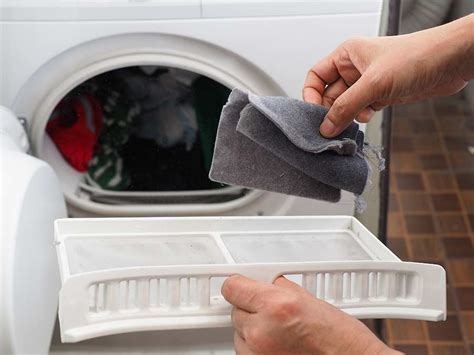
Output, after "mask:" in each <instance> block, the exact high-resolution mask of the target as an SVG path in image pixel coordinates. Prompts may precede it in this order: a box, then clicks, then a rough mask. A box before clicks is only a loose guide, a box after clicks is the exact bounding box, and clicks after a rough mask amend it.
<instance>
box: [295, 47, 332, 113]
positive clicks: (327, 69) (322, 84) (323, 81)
mask: <svg viewBox="0 0 474 355" xmlns="http://www.w3.org/2000/svg"><path fill="white" fill-rule="evenodd" d="M337 51H338V49H336V50H335V51H334V52H332V53H331V54H330V55H328V56H327V57H325V58H323V59H321V60H320V61H319V62H318V63H316V64H315V65H314V66H313V67H312V68H311V69H310V71H309V72H308V74H307V76H306V80H305V83H304V85H303V100H305V101H307V102H311V103H314V104H321V103H322V97H323V93H324V90H325V88H326V86H328V85H330V84H332V83H333V82H335V81H336V80H337V79H338V78H339V77H340V74H339V72H338V71H337V67H336V65H335V63H334V58H335V57H336V56H337Z"/></svg>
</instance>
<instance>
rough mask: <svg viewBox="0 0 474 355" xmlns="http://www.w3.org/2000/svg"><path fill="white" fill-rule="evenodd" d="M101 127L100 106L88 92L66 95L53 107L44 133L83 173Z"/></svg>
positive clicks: (92, 152) (65, 157) (67, 159)
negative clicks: (76, 95) (68, 96)
mask: <svg viewBox="0 0 474 355" xmlns="http://www.w3.org/2000/svg"><path fill="white" fill-rule="evenodd" d="M101 128H102V108H101V106H100V104H99V102H98V101H97V100H96V99H95V98H94V97H93V96H91V95H88V94H85V95H81V96H79V97H73V98H65V99H63V100H62V101H61V102H60V103H59V104H58V106H57V107H56V108H55V109H54V112H53V114H52V118H51V119H50V120H49V121H48V124H47V126H46V132H48V134H49V136H50V137H51V139H52V140H53V142H54V144H56V147H57V148H58V149H59V151H60V152H61V155H62V156H63V157H64V159H66V161H67V162H68V163H69V164H71V166H72V167H74V169H76V170H78V171H81V172H84V171H87V169H88V164H89V161H90V160H91V159H92V156H93V154H94V147H95V144H96V142H97V139H98V137H99V134H100V130H101Z"/></svg>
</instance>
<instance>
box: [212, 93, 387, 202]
mask: <svg viewBox="0 0 474 355" xmlns="http://www.w3.org/2000/svg"><path fill="white" fill-rule="evenodd" d="M327 112H328V109H327V108H326V107H323V106H320V105H315V104H310V103H307V102H304V101H301V100H297V99H293V98H288V97H279V96H258V95H255V94H252V93H249V92H245V91H243V90H240V89H234V90H233V91H232V93H231V94H230V96H229V99H228V101H227V104H226V105H225V106H224V108H223V109H222V113H221V117H220V122H219V127H218V131H217V137H216V143H215V147H214V156H213V160H212V166H211V169H210V173H209V177H210V179H211V180H213V181H216V182H220V183H224V184H229V185H238V186H243V187H247V188H253V189H260V190H266V191H271V192H278V193H283V194H287V195H295V196H300V197H306V198H312V199H317V200H323V201H329V202H338V201H339V200H340V198H341V190H346V191H349V192H352V193H354V195H355V197H356V198H355V201H356V207H357V208H358V210H363V209H364V206H365V203H364V201H363V200H362V199H361V197H360V195H361V194H362V193H363V192H364V190H365V189H366V188H367V187H368V186H369V185H370V173H371V171H372V167H371V164H374V163H372V161H376V165H377V168H378V169H380V170H382V169H383V168H384V161H383V158H382V156H381V151H380V149H379V148H376V147H373V146H371V145H370V144H368V143H367V142H365V141H364V133H363V132H362V131H361V130H359V125H358V124H357V123H355V122H353V123H351V125H350V126H349V127H348V128H347V129H345V130H344V131H343V132H342V133H341V134H339V135H338V136H336V137H335V138H331V139H328V138H325V137H323V136H322V135H321V134H320V133H319V126H320V125H321V122H322V121H323V119H324V117H325V115H326V114H327ZM372 158H374V159H372Z"/></svg>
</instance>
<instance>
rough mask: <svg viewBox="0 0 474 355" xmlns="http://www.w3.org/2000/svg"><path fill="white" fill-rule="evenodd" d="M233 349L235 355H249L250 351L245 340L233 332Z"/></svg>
mask: <svg viewBox="0 0 474 355" xmlns="http://www.w3.org/2000/svg"><path fill="white" fill-rule="evenodd" d="M234 348H235V353H236V354H237V355H240V354H242V355H244V354H245V355H248V354H251V351H250V349H249V348H248V346H247V344H246V343H245V340H244V339H243V338H242V337H241V336H240V335H239V334H238V333H237V332H234Z"/></svg>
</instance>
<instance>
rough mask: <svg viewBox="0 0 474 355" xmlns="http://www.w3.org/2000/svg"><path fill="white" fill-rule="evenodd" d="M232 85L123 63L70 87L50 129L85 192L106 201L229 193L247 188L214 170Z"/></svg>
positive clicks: (203, 198)
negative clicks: (214, 177) (223, 180)
mask: <svg viewBox="0 0 474 355" xmlns="http://www.w3.org/2000/svg"><path fill="white" fill-rule="evenodd" d="M229 93H230V89H229V88H228V87H226V86H225V85H223V84H221V83H219V82H217V81H215V80H213V79H210V78H208V77H206V76H203V75H200V74H197V73H194V72H191V71H187V70H182V69H178V68H172V67H162V66H136V67H127V68H121V69H117V70H113V71H109V72H106V73H104V74H101V75H99V76H96V77H93V78H91V79H89V80H87V81H85V82H84V83H82V84H81V85H79V86H78V87H76V88H75V89H74V90H72V91H71V92H70V93H68V94H67V95H66V96H65V97H64V98H63V99H62V100H61V101H60V102H59V104H58V105H57V106H56V108H55V109H54V111H53V113H52V115H51V117H50V119H49V121H48V123H47V127H46V132H47V134H48V136H49V138H50V139H51V141H52V142H53V144H54V146H55V147H56V149H57V150H58V152H59V153H60V157H61V159H63V160H64V163H66V164H67V165H68V166H67V168H66V169H64V170H68V171H69V175H71V174H72V175H74V174H75V175H78V174H79V175H80V176H81V178H80V179H79V180H78V189H77V194H78V195H79V196H86V197H87V198H90V199H91V200H93V201H96V202H101V203H106V204H120V203H165V204H167V203H169V204H172V203H212V202H223V201H228V200H232V199H236V198H239V197H241V196H243V195H244V194H245V193H246V190H244V189H242V188H235V187H229V186H226V185H223V184H219V183H216V182H213V181H211V180H210V179H209V178H208V174H209V169H210V166H211V162H212V155H213V150H214V142H215V138H216V133H217V126H218V123H219V116H220V112H221V110H222V107H223V105H224V104H225V103H226V101H227V97H228V95H229ZM58 156H59V154H58ZM52 165H53V166H54V164H52ZM63 166H64V164H63ZM59 175H60V178H62V176H61V172H59ZM65 175H66V174H65ZM66 178H67V177H66Z"/></svg>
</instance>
